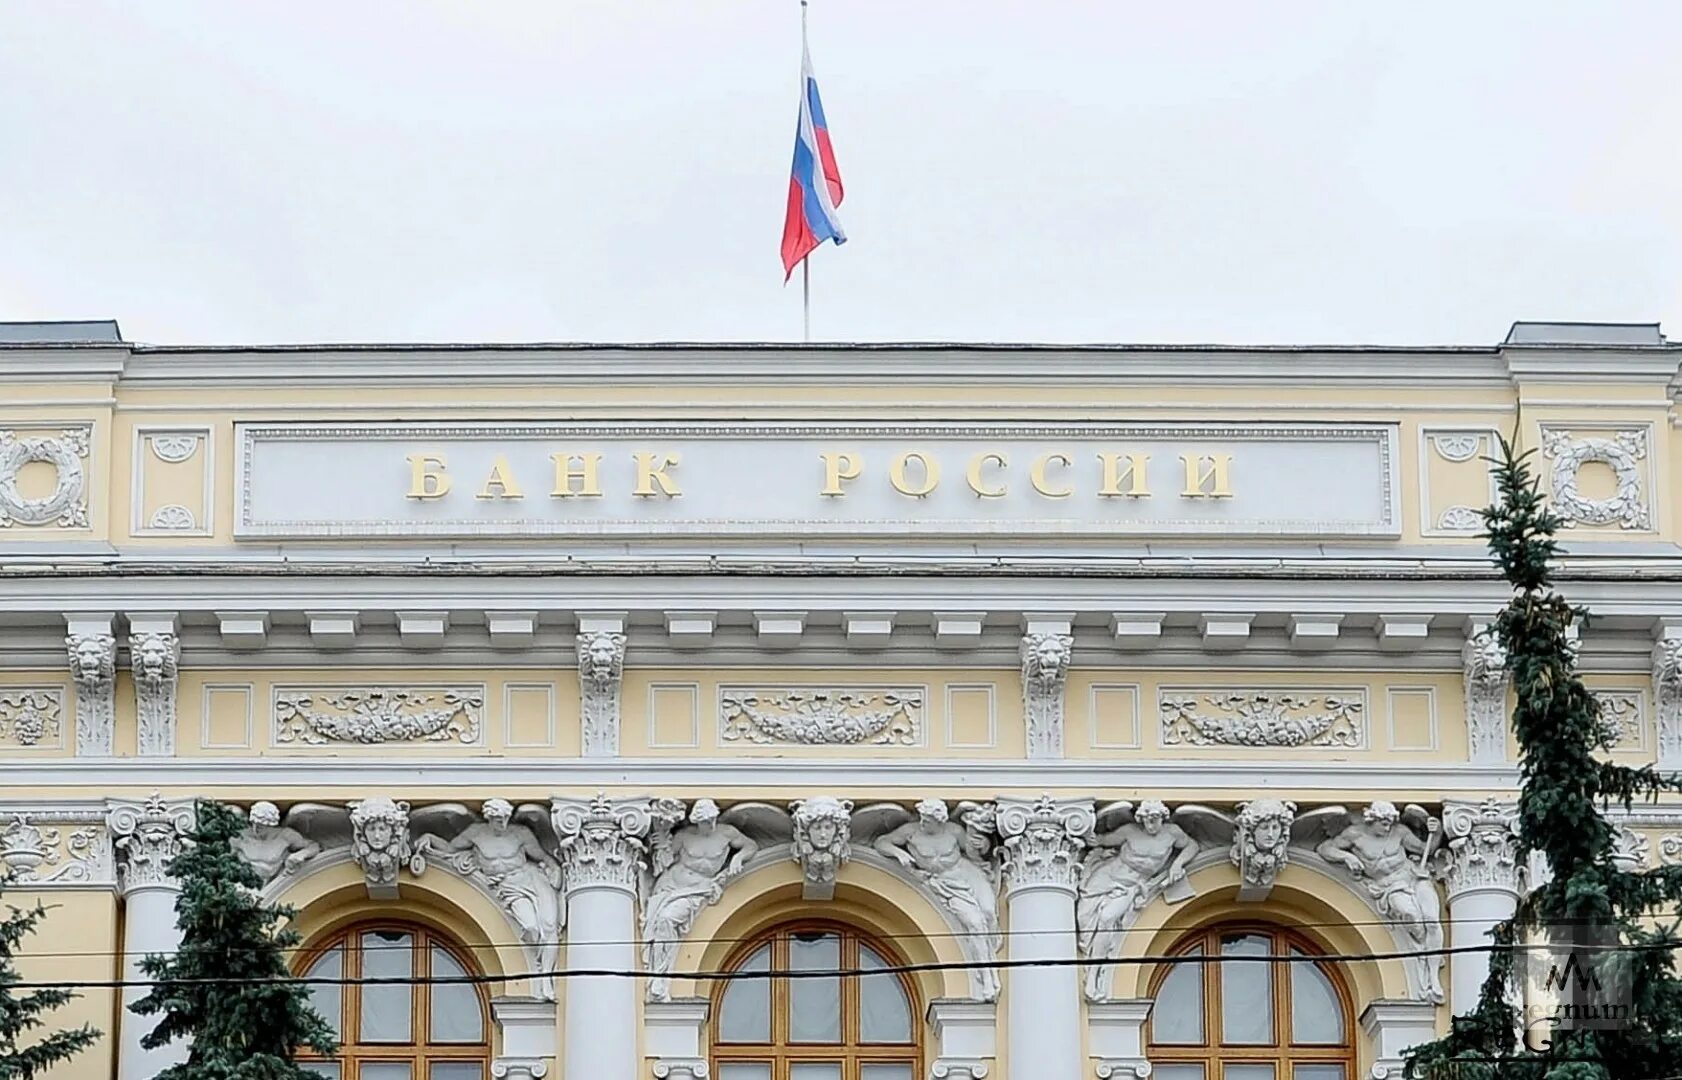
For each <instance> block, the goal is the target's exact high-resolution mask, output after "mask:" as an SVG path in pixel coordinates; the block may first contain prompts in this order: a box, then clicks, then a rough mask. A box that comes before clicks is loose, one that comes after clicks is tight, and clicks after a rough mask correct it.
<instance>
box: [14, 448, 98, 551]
mask: <svg viewBox="0 0 1682 1080" xmlns="http://www.w3.org/2000/svg"><path fill="white" fill-rule="evenodd" d="M91 434H92V429H91V428H90V427H87V426H85V425H84V426H80V427H65V428H62V429H60V430H59V433H58V434H56V435H45V434H36V435H24V434H21V433H20V432H18V431H15V430H13V429H11V428H0V528H6V527H9V526H12V525H31V526H57V527H59V528H64V529H85V528H87V527H88V486H87V473H86V469H85V468H84V466H83V464H82V462H83V460H84V459H86V458H87V456H88V452H89V442H90V436H91ZM37 463H39V464H43V465H50V466H51V467H52V469H53V471H54V474H55V476H54V480H53V489H52V490H51V491H49V492H48V493H47V494H45V495H40V496H35V497H28V496H25V495H24V494H23V491H22V489H21V487H20V485H19V479H20V477H21V476H22V474H23V470H24V467H25V466H26V465H32V464H37Z"/></svg>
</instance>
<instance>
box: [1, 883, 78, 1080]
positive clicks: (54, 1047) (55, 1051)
mask: <svg viewBox="0 0 1682 1080" xmlns="http://www.w3.org/2000/svg"><path fill="white" fill-rule="evenodd" d="M6 910H7V912H8V914H7V915H6V916H5V917H4V918H0V1080H31V1078H33V1077H34V1076H36V1075H38V1074H40V1073H43V1072H45V1071H46V1070H47V1069H48V1068H49V1067H50V1066H53V1065H56V1064H58V1063H59V1062H61V1061H68V1060H69V1059H70V1058H71V1057H73V1056H75V1055H76V1054H77V1053H79V1052H80V1051H82V1050H84V1049H86V1048H87V1047H89V1046H91V1045H92V1044H93V1043H94V1042H95V1041H96V1040H97V1039H98V1038H99V1032H97V1031H95V1030H94V1029H93V1028H92V1027H90V1026H88V1025H87V1024H83V1025H82V1026H81V1027H79V1028H76V1029H75V1030H73V1031H55V1032H52V1033H51V1034H48V1035H44V1036H41V1035H38V1034H37V1032H38V1030H39V1029H41V1028H44V1027H46V1025H47V1020H46V1014H47V1013H50V1012H52V1011H53V1010H54V1009H56V1008H58V1007H59V1006H60V1005H63V1004H64V1003H65V1002H67V1001H72V1000H74V999H75V997H76V995H75V994H73V993H71V992H70V991H69V990H60V989H56V988H48V989H41V990H31V991H29V992H28V993H20V992H19V991H18V990H17V988H16V987H17V984H18V983H19V982H21V981H22V976H21V975H19V974H18V969H17V959H16V957H17V951H18V947H19V946H20V945H21V944H22V943H23V939H24V938H26V937H28V936H29V935H31V934H33V933H34V932H35V926H36V924H37V923H39V922H40V921H41V920H42V919H44V918H46V916H47V909H46V908H44V907H42V906H41V904H40V903H39V902H37V903H36V905H35V907H34V908H33V909H31V910H29V911H23V910H21V909H19V908H16V907H12V906H10V905H8V906H7V908H6ZM20 1044H22V1045H20Z"/></svg>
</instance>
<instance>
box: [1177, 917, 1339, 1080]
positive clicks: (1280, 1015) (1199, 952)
mask: <svg viewBox="0 0 1682 1080" xmlns="http://www.w3.org/2000/svg"><path fill="white" fill-rule="evenodd" d="M1319 952H1320V950H1319V949H1318V948H1316V947H1315V946H1314V945H1313V944H1312V943H1310V942H1309V941H1308V939H1307V938H1304V937H1302V936H1301V935H1299V934H1296V933H1294V932H1292V931H1289V930H1285V929H1283V928H1281V927H1276V926H1252V925H1225V926H1213V927H1209V928H1206V929H1202V930H1198V931H1196V932H1195V933H1193V934H1191V935H1189V936H1188V937H1186V938H1185V939H1184V940H1183V941H1181V942H1180V943H1179V944H1178V945H1177V946H1176V947H1175V949H1174V953H1175V954H1176V955H1179V956H1185V957H1188V958H1203V959H1199V960H1196V961H1194V962H1190V963H1179V964H1167V965H1164V967H1163V970H1162V971H1159V972H1158V973H1157V975H1156V978H1155V979H1154V980H1152V990H1151V997H1152V999H1153V1000H1154V1001H1155V1002H1156V1004H1155V1005H1153V1006H1152V1007H1151V1020H1150V1047H1149V1050H1148V1056H1149V1058H1150V1060H1151V1063H1152V1064H1153V1065H1154V1066H1155V1072H1154V1074H1153V1076H1154V1080H1355V1075H1354V1074H1355V1045H1354V1039H1353V1036H1352V1032H1351V1028H1352V1025H1353V1016H1352V1009H1351V1006H1350V999H1349V992H1348V989H1347V987H1346V986H1345V985H1344V982H1343V979H1342V978H1341V976H1340V975H1339V973H1338V971H1337V969H1336V966H1335V965H1334V964H1331V963H1328V962H1326V961H1323V960H1316V959H1314V957H1315V956H1316V955H1317V954H1318V953H1319ZM1270 956H1277V957H1284V958H1286V960H1287V961H1288V962H1285V963H1278V962H1268V961H1267V960H1265V959H1259V958H1262V957H1270Z"/></svg>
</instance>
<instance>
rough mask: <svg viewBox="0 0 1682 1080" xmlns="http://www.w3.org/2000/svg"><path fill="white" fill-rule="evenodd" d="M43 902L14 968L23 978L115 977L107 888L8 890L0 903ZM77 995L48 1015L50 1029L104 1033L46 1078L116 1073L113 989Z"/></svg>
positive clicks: (102, 1077)
mask: <svg viewBox="0 0 1682 1080" xmlns="http://www.w3.org/2000/svg"><path fill="white" fill-rule="evenodd" d="M37 901H39V902H41V903H42V904H44V905H46V907H47V908H48V911H47V916H46V918H45V919H43V920H42V921H41V923H40V924H39V925H38V926H37V927H36V933H35V934H34V935H33V936H31V937H28V938H26V939H24V942H23V947H22V949H21V950H20V954H19V956H20V959H19V962H18V971H19V973H20V974H21V975H22V977H23V979H24V980H25V981H31V980H40V981H61V982H84V981H85V982H97V981H108V980H112V979H116V978H118V977H119V975H120V973H121V964H120V962H119V960H118V949H119V948H120V945H119V941H118V936H117V898H116V894H115V893H113V892H111V891H110V890H100V891H95V890H85V891H84V890H35V891H31V890H28V889H12V890H8V891H7V892H6V893H5V895H4V897H3V898H0V903H4V904H7V905H10V906H13V907H18V908H24V909H28V908H31V907H34V905H35V903H36V902H37ZM77 993H78V994H79V996H78V997H77V999H76V1000H74V1001H71V1002H69V1003H68V1004H66V1005H64V1006H63V1007H62V1008H60V1009H58V1010H56V1011H54V1012H52V1013H50V1014H49V1015H48V1021H47V1022H48V1023H49V1024H50V1025H51V1026H52V1027H53V1028H54V1029H55V1030H63V1029H67V1028H75V1027H79V1026H81V1025H82V1024H92V1025H93V1026H94V1027H95V1028H96V1029H98V1030H99V1031H101V1032H103V1033H104V1034H105V1037H104V1038H101V1039H100V1040H99V1041H98V1042H96V1043H94V1045H93V1046H91V1047H89V1048H88V1049H86V1050H84V1051H82V1052H81V1053H80V1054H78V1055H77V1056H76V1057H74V1058H72V1059H71V1060H69V1061H67V1062H65V1063H64V1064H62V1065H59V1066H58V1067H56V1068H54V1069H52V1070H51V1071H49V1072H48V1073H47V1074H46V1076H47V1077H48V1078H49V1080H108V1078H109V1077H111V1076H114V1075H115V1073H116V1054H117V1042H116V1040H115V1039H114V1038H112V1037H111V1033H112V1032H113V1031H115V1030H116V1024H117V1007H118V1001H117V996H116V994H117V992H116V991H115V990H110V989H93V990H79V991H77Z"/></svg>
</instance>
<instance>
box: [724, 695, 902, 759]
mask: <svg viewBox="0 0 1682 1080" xmlns="http://www.w3.org/2000/svg"><path fill="white" fill-rule="evenodd" d="M719 712H720V719H721V733H722V735H723V737H724V739H725V741H727V742H736V741H739V740H746V741H748V742H753V743H759V744H761V745H768V744H771V743H792V744H795V745H799V746H857V745H860V744H870V745H874V746H916V745H917V744H918V743H919V742H920V741H921V739H922V712H923V694H922V691H921V690H904V689H901V690H773V691H730V690H727V691H724V692H722V693H721V694H720V697H719Z"/></svg>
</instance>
